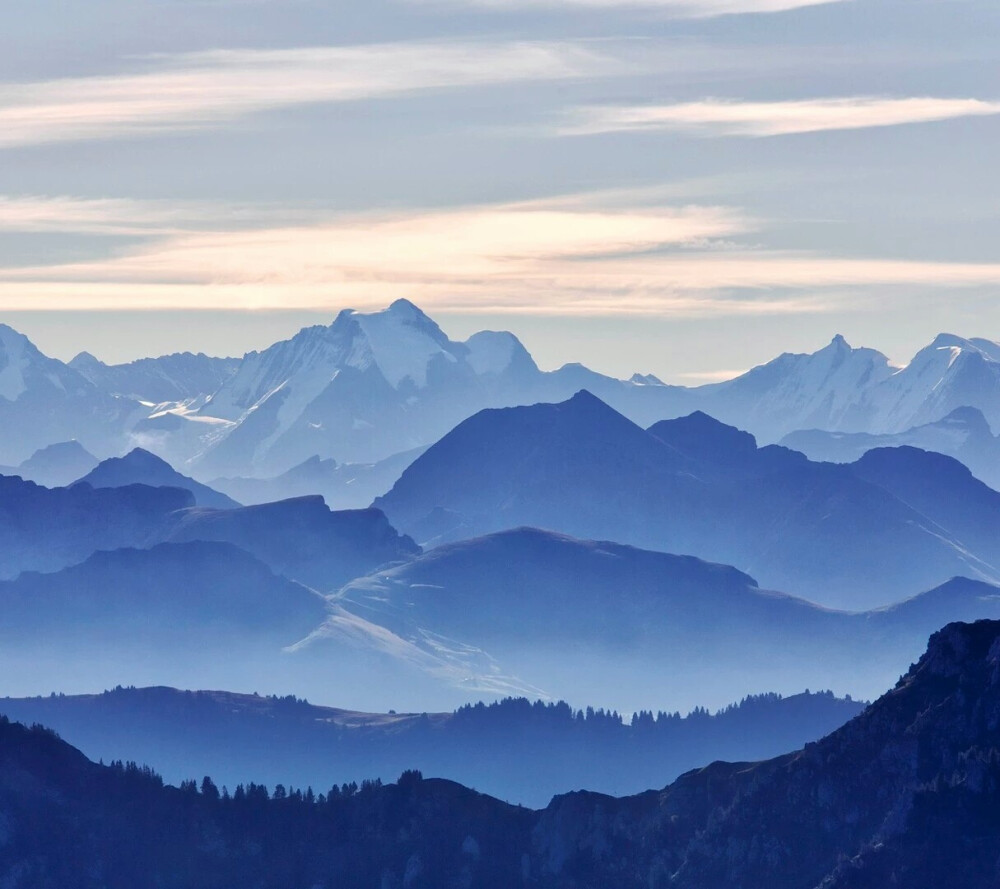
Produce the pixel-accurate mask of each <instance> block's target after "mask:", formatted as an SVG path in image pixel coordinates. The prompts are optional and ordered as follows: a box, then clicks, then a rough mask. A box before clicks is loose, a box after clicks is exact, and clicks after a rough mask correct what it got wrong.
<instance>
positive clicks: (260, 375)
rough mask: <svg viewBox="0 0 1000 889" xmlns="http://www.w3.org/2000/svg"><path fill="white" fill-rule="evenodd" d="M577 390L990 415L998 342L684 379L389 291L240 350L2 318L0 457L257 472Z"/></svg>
mask: <svg viewBox="0 0 1000 889" xmlns="http://www.w3.org/2000/svg"><path fill="white" fill-rule="evenodd" d="M580 389H587V390H589V391H590V392H592V393H594V394H595V395H596V396H598V397H599V398H601V399H602V400H603V401H605V402H607V403H608V404H610V405H611V406H612V407H614V408H615V409H616V410H618V411H620V412H621V413H623V414H624V415H626V416H627V417H629V418H630V419H632V420H633V421H635V422H636V423H638V424H640V425H643V426H649V425H651V424H653V423H655V422H657V421H659V420H664V419H670V418H673V417H678V416H682V415H686V414H690V413H692V412H694V411H696V410H701V411H704V412H705V413H708V414H710V415H711V416H714V417H716V418H717V419H719V420H721V421H723V422H726V423H729V424H732V425H734V426H737V427H739V428H741V429H746V430H748V431H750V432H752V433H753V434H755V435H756V436H757V437H758V439H759V440H760V441H762V442H764V443H770V442H776V441H778V440H780V439H782V438H783V437H784V436H786V435H789V434H791V433H794V432H796V431H799V430H808V429H819V430H824V431H830V432H838V433H867V434H873V435H884V434H892V435H895V434H898V433H903V432H906V431H907V430H909V429H912V428H913V427H917V426H923V425H926V424H932V423H937V422H938V421H940V420H942V419H943V418H945V417H946V416H948V415H949V414H951V413H952V412H953V411H955V410H957V409H960V408H973V409H976V410H978V411H980V412H981V413H982V414H983V416H984V417H985V420H986V422H987V423H988V424H989V425H990V426H992V427H993V428H996V429H1000V397H998V396H1000V345H997V344H996V343H993V342H992V341H989V340H985V339H962V338H960V337H956V336H952V335H949V334H942V335H941V336H939V337H937V339H935V340H934V342H933V343H932V344H931V345H929V346H928V347H926V348H925V349H922V350H921V351H920V352H918V353H917V355H916V356H915V357H914V358H913V360H912V361H911V362H910V363H909V364H908V365H907V366H906V367H903V368H894V367H892V366H891V365H890V364H889V361H888V359H887V358H886V357H885V356H884V355H882V354H881V353H879V352H876V351H874V350H872V349H855V348H852V347H851V346H849V345H848V344H847V342H846V341H845V340H844V339H843V337H840V336H838V337H835V338H834V339H833V341H832V342H831V343H830V344H829V345H828V346H826V347H825V348H823V349H820V350H819V351H818V352H815V353H813V354H806V355H798V354H794V355H793V354H785V355H781V356H779V357H778V358H776V359H774V360H773V361H771V362H768V363H767V364H763V365H761V366H759V367H756V368H754V369H753V370H751V371H749V372H747V373H746V374H743V375H742V376H740V377H737V378H736V379H733V380H729V381H726V382H722V383H714V384H710V385H707V386H700V387H695V388H685V387H683V386H671V385H665V384H664V383H662V382H661V381H660V380H658V379H657V378H656V377H654V376H652V375H649V374H645V375H643V374H635V375H633V376H632V377H631V378H630V379H628V380H618V379H614V378H612V377H608V376H605V375H602V374H599V373H595V372H594V371H591V370H588V369H587V368H586V367H584V366H582V365H580V364H568V365H565V366H564V367H562V368H560V369H558V370H556V371H551V372H546V371H541V370H539V368H538V367H537V365H536V364H535V362H534V361H533V360H532V358H531V356H530V355H529V354H528V352H527V351H526V350H525V348H524V347H523V345H522V344H521V343H520V342H519V341H518V339H517V338H516V337H515V336H514V335H513V334H510V333H506V332H492V331H484V332H481V333H477V334H475V335H474V336H472V337H470V338H469V339H468V340H466V341H465V342H455V341H452V340H450V339H449V338H448V337H447V336H446V335H445V334H444V333H443V332H442V331H441V329H440V327H438V325H437V324H436V323H435V322H434V321H433V320H432V319H431V318H429V317H428V316H427V315H425V314H424V313H423V312H422V311H420V309H419V308H417V307H416V306H415V305H413V304H412V303H410V302H408V301H407V300H398V301H397V302H395V303H393V304H392V305H391V306H390V307H389V308H388V309H385V310H384V311H381V312H374V313H370V314H365V313H359V312H353V311H350V310H348V311H344V312H341V313H340V314H339V315H338V316H337V318H336V319H335V320H334V321H333V323H332V324H330V325H329V326H316V327H310V328H306V329H304V330H302V331H300V332H299V333H298V334H296V335H295V336H294V337H292V338H291V339H289V340H286V341H283V342H279V343H276V344H274V345H273V346H271V347H269V348H267V349H265V350H263V351H261V352H251V353H248V354H247V355H245V356H244V357H243V358H241V359H233V358H211V357H208V356H205V355H201V354H199V355H193V354H190V353H179V354H175V355H167V356H163V357H161V358H147V359H141V360H139V361H135V362H132V363H131V364H125V365H114V366H108V365H104V364H102V363H101V362H100V361H98V360H97V359H95V358H94V357H93V356H91V355H88V354H87V353H81V354H80V355H78V356H77V357H76V358H75V359H73V361H72V362H70V363H69V364H64V363H63V362H60V361H56V360H54V359H50V358H47V357H45V356H43V355H42V354H41V353H40V352H38V350H37V349H36V348H35V347H34V346H33V345H32V344H31V343H30V342H29V341H28V340H27V339H26V338H24V337H23V336H21V335H20V334H18V333H17V332H16V331H14V330H12V329H11V328H9V327H2V329H0V429H2V430H3V431H2V433H0V463H3V464H5V465H9V466H16V465H18V464H20V463H21V462H23V461H24V460H26V459H27V458H28V457H30V456H31V454H32V453H34V452H35V451H36V450H38V449H39V448H41V447H44V446H46V445H50V444H55V443H58V442H62V441H68V440H70V439H77V440H79V441H80V442H81V444H82V445H83V446H84V447H85V448H87V450H89V451H91V452H92V453H94V454H96V455H98V456H99V457H106V456H117V455H120V454H122V453H125V452H126V451H128V450H131V449H132V448H133V447H136V446H138V447H142V448H145V449H147V450H150V451H152V452H154V453H156V454H157V455H159V456H161V457H163V458H164V459H166V460H168V461H169V462H170V463H171V464H172V465H174V466H176V467H179V468H180V469H181V470H182V471H183V472H184V473H185V474H187V475H193V476H195V477H196V478H198V480H199V481H203V482H210V481H211V480H212V479H216V478H232V479H234V480H235V479H239V478H246V479H256V478H275V477H278V476H282V475H283V474H284V473H287V472H289V471H290V470H293V469H295V467H299V466H301V465H302V464H304V463H306V462H307V461H309V460H310V459H311V458H313V457H319V458H320V459H322V460H327V459H331V458H332V459H333V460H335V461H337V462H338V463H352V464H372V463H377V462H379V461H382V460H385V459H387V458H390V457H393V456H395V455H398V454H403V453H405V452H409V451H413V450H414V449H418V448H422V447H426V446H428V445H430V444H432V443H433V442H434V441H436V440H437V439H439V438H440V437H441V436H442V435H444V434H445V433H446V432H448V430H449V429H451V428H452V427H454V426H455V425H456V424H458V423H459V422H461V421H462V420H464V419H466V418H467V417H469V416H471V415H473V414H475V413H476V412H478V411H480V410H482V409H484V408H490V407H509V406H516V405H525V404H533V403H535V402H540V401H561V400H564V399H566V398H568V397H570V396H571V395H572V394H573V393H574V392H576V391H578V390H580ZM907 443H910V444H915V443H917V442H915V441H911V442H907ZM954 455H955V456H959V457H962V455H961V454H959V453H956V454H954ZM973 468H975V467H973ZM333 484H334V488H336V487H337V486H338V483H337V482H334V483H333ZM277 487H278V488H279V489H282V490H287V487H286V486H285V485H284V484H283V483H282V484H279V485H278V486H277ZM231 496H234V497H235V498H236V499H242V498H240V497H239V496H238V495H235V494H231ZM357 502H358V501H354V502H352V503H351V504H350V505H356V504H357ZM337 503H338V505H339V503H340V501H337Z"/></svg>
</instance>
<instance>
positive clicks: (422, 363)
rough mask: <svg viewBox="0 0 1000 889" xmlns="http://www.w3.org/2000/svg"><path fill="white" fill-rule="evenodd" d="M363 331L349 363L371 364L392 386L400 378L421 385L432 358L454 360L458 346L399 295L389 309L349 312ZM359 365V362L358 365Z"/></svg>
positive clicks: (365, 365)
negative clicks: (370, 311)
mask: <svg viewBox="0 0 1000 889" xmlns="http://www.w3.org/2000/svg"><path fill="white" fill-rule="evenodd" d="M352 317H353V318H354V320H355V321H356V322H357V324H358V326H359V328H360V329H361V331H362V333H363V334H364V339H365V342H364V343H359V344H357V346H358V348H357V350H356V351H355V353H354V354H353V355H352V359H353V361H352V362H349V363H351V364H352V366H358V367H359V369H360V370H365V369H367V367H368V366H369V362H370V363H372V364H374V365H375V366H376V367H377V368H378V369H379V370H380V371H381V373H382V376H383V377H385V379H386V381H387V382H388V383H389V385H390V386H392V387H393V388H394V389H398V388H399V387H400V386H401V385H402V384H403V381H404V380H406V379H409V380H410V382H411V383H412V384H413V385H414V386H416V387H418V388H422V387H423V386H425V385H426V384H427V371H428V367H429V366H430V363H431V361H433V360H434V359H442V360H444V361H447V362H450V363H455V362H456V361H457V360H458V355H460V354H461V347H460V346H458V344H456V343H452V342H451V341H450V340H449V339H448V337H447V336H445V334H444V331H442V330H441V328H440V327H438V325H437V324H436V323H435V322H434V321H432V320H431V319H430V318H428V317H427V315H425V314H424V313H423V312H422V311H420V309H418V308H417V307H416V306H415V305H413V303H411V302H409V301H408V300H405V299H398V300H396V302H394V303H393V304H392V305H391V306H389V308H388V309H385V310H383V311H381V312H373V313H372V314H369V315H362V314H355V315H353V316H352ZM359 365H360V366H359Z"/></svg>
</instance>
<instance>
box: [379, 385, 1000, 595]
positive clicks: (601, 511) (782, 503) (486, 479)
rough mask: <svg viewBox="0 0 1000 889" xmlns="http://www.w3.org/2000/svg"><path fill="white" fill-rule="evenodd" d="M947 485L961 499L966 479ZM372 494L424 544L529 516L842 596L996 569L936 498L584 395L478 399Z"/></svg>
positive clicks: (699, 424) (704, 420)
mask: <svg viewBox="0 0 1000 889" xmlns="http://www.w3.org/2000/svg"><path fill="white" fill-rule="evenodd" d="M904 457H905V455H904ZM945 496H947V497H949V498H950V501H949V502H950V503H951V504H952V505H956V506H957V505H958V504H960V503H961V502H962V500H963V498H964V497H965V491H964V489H956V490H954V491H952V492H951V493H950V494H948V493H947V492H946V493H945ZM911 500H912V498H911ZM375 505H376V506H378V507H379V508H381V509H383V510H384V511H385V512H386V514H387V515H388V516H389V518H390V521H392V522H393V524H395V525H396V526H397V527H399V528H400V529H401V530H403V531H405V532H406V533H409V534H411V535H412V536H413V537H414V538H415V539H416V540H417V541H418V542H421V543H424V544H431V543H439V542H445V541H453V540H458V539H463V538H470V537H475V536H477V535H481V534H485V533H489V532H492V531H498V530H502V529H504V528H510V527H517V526H521V525H530V526H536V527H541V528H547V529H551V530H556V531H562V532H565V533H568V534H572V535H573V536H576V537H586V538H592V539H608V540H616V541H619V542H622V543H629V544H634V545H636V546H642V547H645V548H647V549H654V550H660V551H664V552H676V553H690V554H692V555H696V556H698V557H701V558H705V559H709V560H711V561H715V562H721V563H724V564H730V565H735V566H737V567H738V568H740V569H742V570H745V571H748V572H750V573H751V574H753V575H754V576H755V577H757V578H758V579H759V580H760V581H761V582H762V583H764V584H765V585H767V586H769V587H773V588H778V589H788V590H794V591H795V592H796V593H798V594H800V595H804V596H807V597H809V598H810V599H815V600H817V601H821V602H824V603H827V604H831V605H836V606H841V607H844V606H846V607H857V608H864V607H871V606H873V605H878V604H884V603H886V602H889V601H892V600H894V599H898V598H900V597H901V596H904V595H907V594H909V593H910V592H912V591H913V590H914V589H927V588H929V587H931V586H934V585H936V584H939V583H942V582H944V581H945V580H947V579H948V578H950V577H952V576H955V575H969V576H974V577H982V578H984V579H990V580H997V579H1000V568H998V563H995V562H993V561H991V560H992V558H993V552H992V548H991V549H990V550H988V551H985V552H979V551H977V550H976V549H970V548H969V546H968V545H967V544H966V543H965V542H964V541H961V540H959V539H957V538H956V536H955V534H953V533H952V531H951V529H950V528H949V527H948V526H947V525H945V526H942V525H940V524H938V522H937V521H936V519H935V516H943V515H944V512H943V511H942V510H936V511H935V512H934V515H926V514H924V513H921V512H920V511H919V510H918V509H917V508H915V507H914V506H912V505H911V502H910V501H907V502H904V501H903V500H901V499H900V498H899V497H897V496H896V495H895V494H894V493H893V492H892V491H891V490H889V489H887V488H886V487H884V486H882V485H880V484H877V483H873V481H871V480H869V479H868V478H866V477H864V476H863V474H861V473H858V472H855V471H854V470H853V469H852V468H851V467H849V466H836V465H833V464H819V463H811V462H810V461H808V460H807V459H805V458H804V457H802V455H800V454H797V453H796V452H793V451H789V450H787V449H784V448H779V447H765V448H761V449H758V448H757V447H756V443H755V442H754V440H753V438H752V437H751V436H749V435H747V434H746V433H741V432H739V431H738V430H735V429H733V428H731V427H727V426H725V425H724V424H721V423H718V422H716V421H714V420H712V419H711V418H710V417H708V416H706V415H704V414H695V415H692V416H690V417H687V418H684V419H681V420H673V421H666V422H661V423H658V424H656V425H655V426H653V427H652V428H651V429H650V430H648V431H647V430H643V429H641V428H639V427H638V426H636V425H635V424H634V423H632V422H631V421H629V420H627V419H626V418H625V417H623V416H622V415H620V414H618V413H617V412H616V411H614V410H612V409H611V408H610V407H608V406H607V405H606V404H604V403H603V402H601V401H600V400H598V399H597V398H595V397H594V396H592V395H590V394H589V393H586V392H581V393H578V394H577V395H576V396H574V397H573V398H572V399H570V400H569V401H566V402H563V403H561V404H539V405H534V406H532V407H520V408H509V409H503V410H491V411H482V412H481V413H479V414H477V415H475V416H474V417H471V418H470V419H468V420H466V421H465V422H464V423H461V424H460V425H459V426H457V427H456V428H455V429H454V430H453V431H452V432H450V433H449V434H448V435H446V436H445V437H444V438H442V439H441V440H440V441H439V442H438V443H437V444H435V445H433V446H432V447H431V448H430V449H428V450H427V451H426V452H425V453H424V454H423V455H421V456H420V457H418V458H417V460H415V461H414V463H413V464H412V465H411V466H410V467H409V468H408V469H407V470H406V471H405V472H404V473H403V475H402V476H401V477H400V479H399V481H398V482H397V483H396V484H395V486H394V487H393V489H392V490H391V491H390V492H389V493H388V494H386V495H385V496H384V497H380V498H378V499H377V500H376V501H375Z"/></svg>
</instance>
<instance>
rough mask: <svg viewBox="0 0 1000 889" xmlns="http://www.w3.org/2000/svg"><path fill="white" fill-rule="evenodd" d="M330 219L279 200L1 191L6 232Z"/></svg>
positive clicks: (127, 231)
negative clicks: (226, 200)
mask: <svg viewBox="0 0 1000 889" xmlns="http://www.w3.org/2000/svg"><path fill="white" fill-rule="evenodd" d="M323 218H325V215H324V214H323V213H322V211H320V210H318V209H316V210H313V209H310V208H309V207H302V206H294V207H293V206H283V205H279V204H252V203H245V204H228V203H227V204H219V203H215V202H212V201H174V200H137V199H132V198H81V197H76V196H72V195H59V196H55V197H48V196H44V195H18V196H12V195H0V232H22V233H32V234H46V233H53V232H65V233H78V234H96V235H133V236H146V237H150V236H153V235H169V234H180V233H182V232H184V231H206V230H226V231H229V230H233V229H234V228H235V229H240V228H244V227H248V228H261V227H267V226H273V225H280V224H282V223H285V224H290V223H293V222H294V223H297V224H301V223H302V222H304V221H308V220H310V219H313V220H317V221H318V220H321V219H323Z"/></svg>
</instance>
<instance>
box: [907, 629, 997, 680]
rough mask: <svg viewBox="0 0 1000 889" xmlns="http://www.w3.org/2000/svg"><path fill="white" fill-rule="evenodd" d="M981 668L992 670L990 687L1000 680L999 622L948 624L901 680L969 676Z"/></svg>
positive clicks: (933, 638)
mask: <svg viewBox="0 0 1000 889" xmlns="http://www.w3.org/2000/svg"><path fill="white" fill-rule="evenodd" d="M983 665H985V666H987V667H991V668H992V671H991V673H992V677H993V684H996V682H997V681H998V679H1000V671H998V670H997V667H998V665H1000V621H995V620H977V621H976V622H975V623H951V624H948V625H947V626H946V627H944V629H941V630H938V632H936V633H935V634H934V635H933V636H931V638H930V640H929V642H928V643H927V651H926V653H925V654H924V656H923V657H922V658H920V660H919V661H918V662H917V663H916V665H914V667H913V668H912V669H911V670H910V672H909V673H908V674H907V675H906V676H905V677H903V679H902V680H900V681H901V683H904V684H905V683H906V682H908V681H912V680H913V679H915V678H916V677H919V676H920V675H921V674H922V673H930V674H931V675H934V676H971V675H974V674H975V673H976V672H978V671H980V670H981V669H982V667H983Z"/></svg>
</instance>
